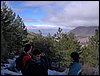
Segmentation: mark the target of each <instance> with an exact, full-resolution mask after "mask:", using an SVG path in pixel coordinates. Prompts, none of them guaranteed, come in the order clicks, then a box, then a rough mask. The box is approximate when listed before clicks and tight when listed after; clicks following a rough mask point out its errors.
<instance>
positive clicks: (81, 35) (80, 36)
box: [70, 26, 98, 44]
mask: <svg viewBox="0 0 100 76" xmlns="http://www.w3.org/2000/svg"><path fill="white" fill-rule="evenodd" d="M97 28H98V26H79V27H76V28H75V29H73V30H71V31H70V32H71V33H74V34H75V36H76V38H77V40H78V41H79V42H80V43H81V44H84V43H85V42H86V41H88V37H89V36H93V35H94V34H95V30H96V29H97Z"/></svg>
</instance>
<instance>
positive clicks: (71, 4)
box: [6, 1, 99, 30]
mask: <svg viewBox="0 0 100 76" xmlns="http://www.w3.org/2000/svg"><path fill="white" fill-rule="evenodd" d="M6 3H7V5H8V6H9V7H11V9H12V10H13V11H14V12H15V13H16V14H17V15H19V16H20V17H21V18H22V20H23V22H24V24H25V25H26V27H27V28H28V29H35V30H36V29H42V30H43V29H46V30H50V29H58V27H61V28H62V29H66V30H71V29H74V28H75V27H78V26H99V1H6Z"/></svg>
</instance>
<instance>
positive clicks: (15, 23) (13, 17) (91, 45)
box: [1, 2, 99, 71]
mask: <svg viewBox="0 0 100 76" xmlns="http://www.w3.org/2000/svg"><path fill="white" fill-rule="evenodd" d="M39 32H40V34H35V33H32V32H29V31H28V30H27V28H26V26H25V25H24V22H23V19H22V18H21V17H20V16H19V15H17V14H16V13H14V12H13V10H12V9H11V8H9V7H8V6H7V5H6V3H5V2H2V3H1V62H4V60H5V58H6V57H9V54H10V53H11V52H14V51H16V50H18V51H19V52H22V51H23V47H24V45H25V44H26V43H31V44H32V45H33V47H34V48H38V49H39V50H42V51H43V52H44V53H45V54H46V56H47V57H48V58H49V59H50V60H51V62H53V63H55V64H56V65H55V66H56V67H57V68H58V69H56V70H58V71H62V70H64V69H65V68H66V67H69V64H70V62H71V59H70V54H71V53H72V52H73V51H78V52H79V51H82V54H81V55H80V63H81V64H82V65H85V64H87V65H89V66H90V67H98V66H99V27H98V29H96V30H95V35H94V36H92V37H89V41H88V42H87V43H86V45H85V46H84V47H82V46H81V45H80V42H78V40H77V39H76V37H75V35H74V34H73V33H69V34H66V33H63V29H61V28H60V27H59V28H58V31H57V33H55V34H54V35H53V36H51V35H50V33H49V34H48V36H46V37H44V36H43V35H42V32H41V30H40V31H39ZM60 67H65V68H64V69H62V70H61V69H59V68H60ZM87 68H88V67H87Z"/></svg>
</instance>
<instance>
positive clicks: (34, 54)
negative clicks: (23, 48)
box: [32, 49, 41, 60]
mask: <svg viewBox="0 0 100 76" xmlns="http://www.w3.org/2000/svg"><path fill="white" fill-rule="evenodd" d="M32 57H33V59H35V60H39V59H40V58H41V51H40V50H38V49H34V50H33V51H32Z"/></svg>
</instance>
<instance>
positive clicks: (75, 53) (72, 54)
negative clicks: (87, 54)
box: [70, 52, 79, 62]
mask: <svg viewBox="0 0 100 76" xmlns="http://www.w3.org/2000/svg"><path fill="white" fill-rule="evenodd" d="M70 56H71V58H73V60H74V61H76V62H79V54H78V53H77V52H72V53H71V55H70Z"/></svg>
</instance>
